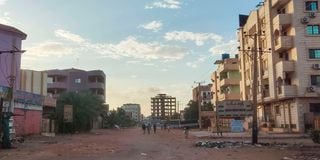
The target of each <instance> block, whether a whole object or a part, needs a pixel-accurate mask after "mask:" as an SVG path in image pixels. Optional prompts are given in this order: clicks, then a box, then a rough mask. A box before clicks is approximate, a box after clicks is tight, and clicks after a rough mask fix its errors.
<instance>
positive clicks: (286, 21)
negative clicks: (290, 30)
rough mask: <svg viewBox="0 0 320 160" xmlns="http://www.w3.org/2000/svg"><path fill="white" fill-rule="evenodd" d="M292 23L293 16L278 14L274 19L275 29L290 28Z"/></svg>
mask: <svg viewBox="0 0 320 160" xmlns="http://www.w3.org/2000/svg"><path fill="white" fill-rule="evenodd" d="M291 23H292V14H278V15H277V16H276V17H274V18H273V24H274V25H275V28H277V29H280V28H282V29H283V28H285V27H288V26H290V25H291Z"/></svg>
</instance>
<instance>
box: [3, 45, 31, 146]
mask: <svg viewBox="0 0 320 160" xmlns="http://www.w3.org/2000/svg"><path fill="white" fill-rule="evenodd" d="M13 44H15V41H14V42H13ZM13 48H14V49H15V50H6V51H0V55H1V54H3V53H9V54H11V68H10V75H9V76H8V77H7V79H8V84H9V88H10V89H9V95H8V101H9V106H8V108H7V110H6V111H5V112H1V113H2V114H1V120H2V121H1V129H2V132H3V139H2V140H3V141H2V147H3V148H5V149H9V148H11V142H10V127H9V121H10V118H11V117H12V115H13V113H12V106H13V99H14V98H13V92H14V84H15V80H16V76H15V74H16V73H15V69H16V68H15V65H16V59H15V53H23V52H25V51H23V50H18V49H17V48H16V47H15V46H13ZM1 106H2V107H3V102H2V104H1Z"/></svg>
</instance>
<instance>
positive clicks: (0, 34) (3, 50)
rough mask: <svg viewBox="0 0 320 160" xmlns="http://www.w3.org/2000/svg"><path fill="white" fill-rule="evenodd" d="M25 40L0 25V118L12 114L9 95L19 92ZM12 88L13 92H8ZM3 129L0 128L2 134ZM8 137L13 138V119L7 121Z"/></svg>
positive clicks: (13, 31) (11, 100)
mask: <svg viewBox="0 0 320 160" xmlns="http://www.w3.org/2000/svg"><path fill="white" fill-rule="evenodd" d="M26 38H27V34H25V33H23V32H22V31H20V30H18V29H16V28H14V27H11V26H7V25H3V24H0V116H2V115H3V114H5V113H9V114H11V113H13V112H14V103H13V102H14V101H13V99H11V98H10V97H11V95H10V93H13V96H14V94H15V93H16V90H19V89H20V88H19V83H20V77H19V76H20V65H21V53H22V52H23V51H21V45H22V40H25V39H26ZM9 87H12V89H13V92H9ZM2 129H3V128H0V132H1V133H2V131H3V130H2ZM9 133H10V137H11V138H12V136H14V134H15V129H14V123H13V118H12V117H11V118H10V119H9Z"/></svg>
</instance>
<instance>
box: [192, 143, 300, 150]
mask: <svg viewBox="0 0 320 160" xmlns="http://www.w3.org/2000/svg"><path fill="white" fill-rule="evenodd" d="M195 146H196V147H205V148H216V149H220V148H237V147H277V148H280V149H283V148H291V147H303V145H302V144H287V143H258V144H255V145H252V144H251V142H249V141H244V142H236V141H198V142H196V143H195Z"/></svg>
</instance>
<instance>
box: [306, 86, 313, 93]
mask: <svg viewBox="0 0 320 160" xmlns="http://www.w3.org/2000/svg"><path fill="white" fill-rule="evenodd" d="M307 92H315V88H314V87H312V86H310V87H307Z"/></svg>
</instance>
